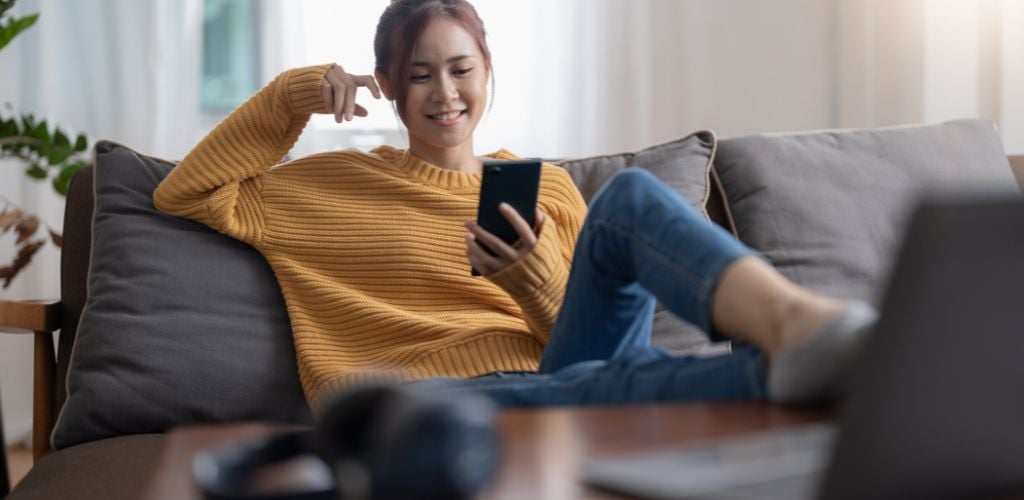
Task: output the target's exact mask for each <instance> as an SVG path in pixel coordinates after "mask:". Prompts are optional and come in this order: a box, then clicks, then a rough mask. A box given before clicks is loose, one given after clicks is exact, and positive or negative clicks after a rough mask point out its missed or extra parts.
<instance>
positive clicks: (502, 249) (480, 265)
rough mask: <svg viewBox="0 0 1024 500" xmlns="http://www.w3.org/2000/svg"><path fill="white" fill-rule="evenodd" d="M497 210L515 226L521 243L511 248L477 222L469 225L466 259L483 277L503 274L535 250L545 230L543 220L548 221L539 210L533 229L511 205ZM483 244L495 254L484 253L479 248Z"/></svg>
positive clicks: (485, 251) (502, 205) (503, 205)
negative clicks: (542, 231)
mask: <svg viewBox="0 0 1024 500" xmlns="http://www.w3.org/2000/svg"><path fill="white" fill-rule="evenodd" d="M498 209H499V210H500V211H501V214H502V215H503V216H505V219H507V220H508V221H509V223H510V224H512V227H513V228H515V230H516V233H518V234H519V243H518V244H516V245H514V246H513V245H509V244H508V243H505V242H504V241H502V239H501V238H499V237H497V236H495V235H494V234H491V233H490V232H488V231H487V230H486V229H484V228H482V227H480V225H478V224H477V223H476V222H473V221H467V222H466V229H468V230H469V232H468V233H466V256H467V257H469V262H470V264H472V265H473V268H474V269H476V270H477V271H480V274H482V275H484V276H487V275H491V274H494V273H497V272H499V271H502V270H504V269H505V268H507V267H509V266H511V265H512V264H515V263H516V262H519V260H520V259H522V258H523V257H525V256H526V255H527V254H529V253H530V252H531V251H532V250H533V247H535V246H537V238H538V237H539V236H540V231H541V229H542V228H543V227H544V220H545V219H546V217H545V216H544V213H543V212H541V211H540V210H537V211H536V220H537V222H536V224H535V225H534V227H532V228H531V227H530V225H529V224H528V223H527V222H526V219H523V217H522V216H521V215H519V212H517V211H516V210H515V209H514V208H512V206H511V205H509V204H508V203H502V204H501V205H500V206H499V208H498ZM481 242H482V243H483V244H484V245H487V247H488V248H490V249H491V250H493V251H494V255H491V254H490V253H488V252H487V250H484V248H483V247H482V246H480V243H481Z"/></svg>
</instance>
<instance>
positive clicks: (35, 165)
mask: <svg viewBox="0 0 1024 500" xmlns="http://www.w3.org/2000/svg"><path fill="white" fill-rule="evenodd" d="M14 3H15V0H0V50H3V48H4V47H6V46H7V44H8V43H10V42H11V41H12V40H13V39H14V38H15V37H17V36H18V35H19V34H21V33H22V32H23V31H25V30H26V29H28V28H30V27H31V26H32V25H33V24H35V22H36V20H38V19H39V14H29V15H26V16H23V17H15V16H9V15H8V12H9V10H10V9H11V7H13V6H14ZM88 148H89V140H88V138H87V137H86V136H85V135H84V134H78V135H77V137H76V136H74V135H73V134H70V133H68V132H66V131H64V130H62V129H61V128H60V127H59V126H57V125H55V124H53V125H52V124H50V123H49V122H48V121H47V120H44V119H37V118H36V117H35V116H34V115H32V114H28V113H21V114H18V113H16V112H15V111H14V108H13V107H12V106H11V105H10V104H5V105H4V106H3V108H2V109H0V160H3V159H14V160H17V163H18V164H21V165H24V166H25V173H26V175H28V176H29V177H31V178H34V179H38V180H40V181H45V180H48V181H50V183H51V185H52V186H53V188H54V190H55V191H57V193H59V194H61V195H66V194H67V190H68V184H69V183H70V182H71V178H72V177H74V175H75V172H77V171H78V170H79V169H81V168H82V167H85V166H86V165H87V164H88V162H89V159H88V156H87V154H86V151H87V150H88ZM42 226H43V224H42V223H41V222H40V219H39V217H38V216H36V215H35V214H32V213H29V212H27V211H25V210H23V209H21V208H20V207H18V206H17V205H16V204H14V203H11V202H10V200H8V199H6V198H4V197H3V196H2V195H0V237H2V236H4V235H6V234H7V233H10V232H12V231H13V232H14V233H15V238H14V245H15V256H14V259H13V261H12V262H10V263H9V264H4V263H0V281H3V287H4V288H7V287H8V286H10V284H11V282H12V281H13V279H14V277H15V276H17V275H18V273H19V272H20V271H21V270H23V269H24V268H25V267H26V266H28V264H29V263H30V262H31V260H32V256H33V255H35V253H36V252H38V251H39V249H40V248H42V247H43V246H44V245H46V242H47V241H50V242H52V243H53V244H54V245H56V246H58V247H60V245H61V237H60V234H58V233H57V232H56V231H54V230H53V229H50V228H47V229H48V231H46V232H48V233H49V234H48V235H46V234H44V235H43V236H41V237H39V236H37V234H38V233H39V229H40V228H41V227H42Z"/></svg>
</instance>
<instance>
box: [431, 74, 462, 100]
mask: <svg viewBox="0 0 1024 500" xmlns="http://www.w3.org/2000/svg"><path fill="white" fill-rule="evenodd" d="M435 81H436V82H437V85H436V86H435V87H434V91H433V92H432V95H431V98H432V99H433V101H434V102H450V101H453V100H455V98H457V97H458V96H459V91H458V89H456V88H455V82H453V81H452V79H451V78H447V77H442V78H438V79H436V80H435Z"/></svg>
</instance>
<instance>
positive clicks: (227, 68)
mask: <svg viewBox="0 0 1024 500" xmlns="http://www.w3.org/2000/svg"><path fill="white" fill-rule="evenodd" d="M256 15H257V14H256V7H255V2H252V1H250V0H204V2H203V63H202V64H203V69H202V84H201V87H200V89H201V90H200V96H201V97H200V105H201V106H202V108H203V109H204V110H212V111H230V110H232V109H234V108H236V107H238V105H240V104H242V103H243V102H245V100H246V99H248V98H249V96H250V95H252V94H254V93H255V92H256V90H258V89H259V82H258V79H259V64H258V63H259V58H258V49H259V45H258V44H259V38H258V37H257V18H256Z"/></svg>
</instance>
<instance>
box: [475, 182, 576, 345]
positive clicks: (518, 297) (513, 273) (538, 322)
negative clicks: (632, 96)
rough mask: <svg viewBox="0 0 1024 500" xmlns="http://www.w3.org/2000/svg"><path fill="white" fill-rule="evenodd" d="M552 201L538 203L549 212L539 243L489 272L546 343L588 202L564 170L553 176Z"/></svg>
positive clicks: (560, 300)
mask: <svg viewBox="0 0 1024 500" xmlns="http://www.w3.org/2000/svg"><path fill="white" fill-rule="evenodd" d="M552 179H553V184H554V185H555V189H554V190H553V192H552V194H553V196H552V198H554V199H553V200H551V201H548V202H547V203H545V202H543V201H541V202H539V203H538V206H539V208H540V210H541V211H543V212H544V213H545V214H547V220H546V221H545V222H544V227H543V229H542V230H541V234H540V237H539V238H538V239H537V245H536V246H534V247H533V250H532V251H531V252H530V253H528V254H527V255H526V256H524V257H523V258H522V259H520V260H519V261H518V262H516V263H515V264H512V265H511V266H509V267H508V268H506V269H504V270H502V271H500V272H497V273H495V274H492V275H490V276H487V279H489V280H490V281H491V282H492V283H494V284H496V285H498V286H499V287H501V288H502V289H503V290H505V291H506V292H507V293H508V294H509V296H511V297H512V299H513V300H515V301H516V303H517V304H519V307H520V309H522V311H523V315H524V316H525V318H526V323H527V325H528V326H529V327H530V331H531V332H532V333H533V334H534V335H536V336H537V337H538V338H539V339H540V340H541V341H542V342H544V343H545V344H546V343H547V341H548V338H549V337H550V336H551V328H552V326H554V323H555V318H556V317H557V316H558V311H559V310H560V309H561V308H562V299H563V298H564V296H565V287H566V285H567V284H568V282H569V268H570V267H571V266H572V256H573V252H574V251H575V249H576V239H577V238H578V237H579V233H580V229H581V228H582V227H583V220H584V218H585V217H586V213H587V205H586V203H585V202H584V201H583V197H582V196H581V195H580V193H579V190H577V189H576V185H575V184H573V182H572V179H571V178H570V177H569V174H567V173H566V172H565V171H564V170H562V169H558V170H557V172H556V175H554V176H552Z"/></svg>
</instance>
